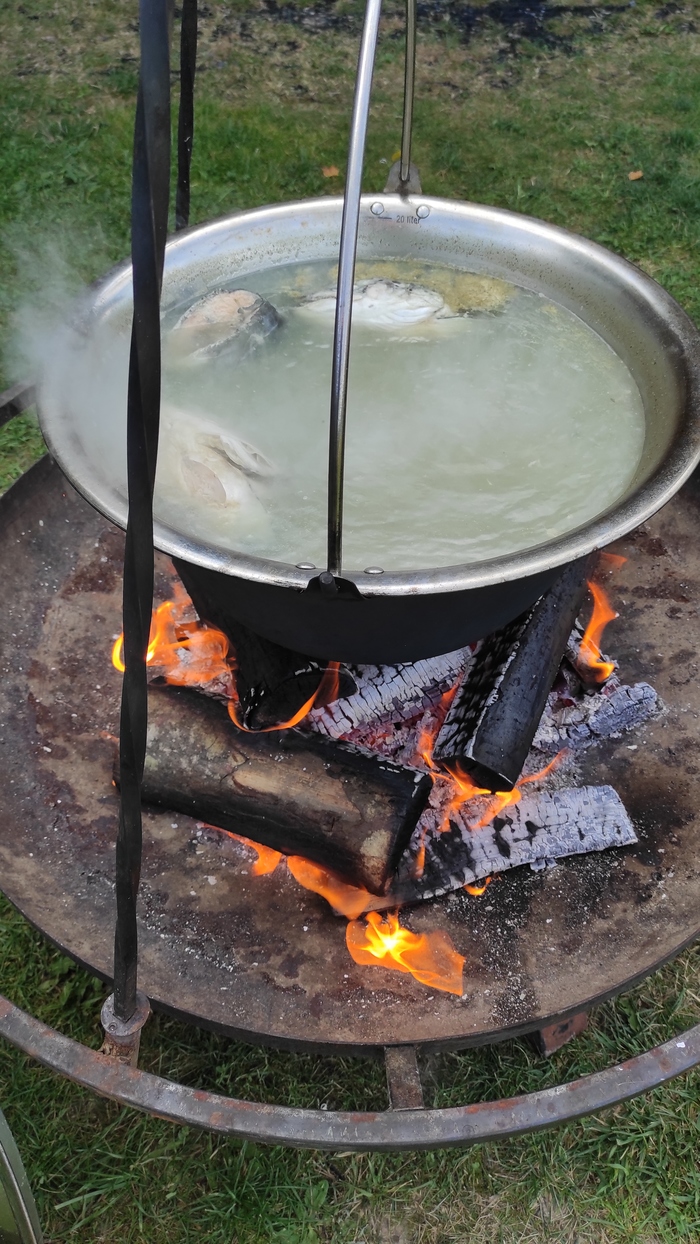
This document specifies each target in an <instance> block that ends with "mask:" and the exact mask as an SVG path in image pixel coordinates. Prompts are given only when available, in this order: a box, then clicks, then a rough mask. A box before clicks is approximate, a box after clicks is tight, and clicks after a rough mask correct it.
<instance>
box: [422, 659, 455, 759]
mask: <svg viewBox="0 0 700 1244" xmlns="http://www.w3.org/2000/svg"><path fill="white" fill-rule="evenodd" d="M462 677H463V676H462V675H461V674H460V676H459V678H458V679H457V681H456V682H455V684H454V686H453V687H449V688H448V690H447V691H445V692H444V694H443V695H441V696H440V699H439V701H438V703H437V704H436V706H435V708H434V709H433V710H432V712H431V714H430V716H429V718H428V721H427V723H424V724H423V725H422V726H421V730H420V734H419V735H418V739H417V741H416V753H415V754H416V760H418V761H421V760H422V761H423V764H425V765H427V766H428V769H429V770H430V772H431V773H434V774H439V775H440V777H442V776H444V775H443V774H441V773H440V770H439V769H438V767H437V765H436V764H435V761H434V760H433V749H434V747H435V741H436V739H437V736H438V735H439V733H440V731H441V730H442V726H443V723H444V721H445V718H446V716H447V713H448V710H449V708H450V705H451V704H452V701H453V700H454V698H455V696H456V694H457V692H458V690H459V687H460V683H461V682H462Z"/></svg>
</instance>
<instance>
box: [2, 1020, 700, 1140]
mask: <svg viewBox="0 0 700 1244" xmlns="http://www.w3.org/2000/svg"><path fill="white" fill-rule="evenodd" d="M0 1035H2V1036H4V1037H5V1038H6V1039H7V1040H8V1041H10V1042H11V1044H12V1045H15V1046H17V1048H18V1049H20V1050H22V1051H23V1053H25V1054H27V1055H29V1057H30V1058H35V1059H36V1060H37V1061H38V1062H40V1063H43V1065H44V1066H45V1067H50V1068H51V1070H52V1071H56V1072H57V1073H58V1074H59V1075H63V1076H66V1077H67V1078H68V1079H69V1080H73V1081H74V1082H75V1083H76V1084H81V1085H82V1086H83V1087H84V1088H89V1089H92V1091H93V1092H95V1093H99V1094H100V1095H101V1096H102V1097H109V1098H111V1099H112V1100H113V1101H118V1102H120V1103H121V1104H122V1105H125V1106H134V1107H135V1108H136V1109H137V1110H143V1111H145V1113H146V1114H152V1115H155V1116H156V1117H158V1118H160V1119H169V1120H170V1121H171V1122H173V1123H177V1124H180V1125H183V1124H187V1125H189V1126H191V1127H201V1128H204V1129H206V1130H207V1131H211V1132H220V1133H223V1134H225V1135H229V1136H237V1137H239V1138H241V1139H245V1140H253V1141H258V1142H260V1143H266V1144H280V1145H293V1146H295V1147H297V1148H302V1149H303V1148H307V1149H354V1150H358V1151H361V1150H365V1151H367V1150H370V1151H371V1150H375V1151H378V1150H412V1149H414V1150H415V1149H440V1148H446V1147H450V1146H456V1145H473V1144H476V1143H477V1142H479V1141H486V1140H502V1139H503V1138H504V1137H506V1136H519V1135H522V1134H523V1133H525V1132H533V1131H538V1130H540V1129H541V1128H544V1127H551V1126H553V1125H554V1124H557V1123H568V1122H571V1121H572V1120H573V1119H579V1118H581V1117H583V1116H584V1115H587V1114H595V1113H597V1112H598V1111H599V1110H603V1109H605V1108H607V1107H609V1106H616V1105H618V1104H619V1103H620V1102H623V1101H627V1100H628V1099H629V1098H630V1097H636V1096H637V1094H639V1093H644V1092H647V1091H648V1090H649V1089H653V1088H658V1087H659V1085H662V1084H667V1083H668V1081H669V1080H673V1079H674V1078H675V1077H676V1076H679V1075H682V1074H683V1072H686V1071H690V1070H691V1068H693V1067H697V1066H698V1064H699V1063H700V1024H699V1025H697V1026H696V1027H695V1028H690V1029H688V1031H687V1032H683V1033H681V1034H680V1035H679V1036H677V1037H674V1038H673V1040H671V1041H666V1042H665V1044H664V1045H658V1046H656V1048H655V1049H653V1050H649V1051H648V1052H647V1053H645V1054H639V1055H637V1057H636V1058H630V1059H628V1060H627V1061H626V1062H624V1063H617V1064H616V1065H615V1066H614V1067H607V1068H606V1069H605V1071H598V1072H596V1073H595V1074H594V1075H590V1076H583V1077H582V1078H581V1079H579V1080H572V1081H571V1082H570V1083H568V1084H558V1085H556V1086H555V1087H554V1088H548V1089H541V1090H539V1091H538V1092H535V1093H528V1094H527V1095H525V1096H523V1097H510V1098H505V1099H503V1100H501V1101H486V1102H478V1103H474V1104H473V1105H469V1106H452V1107H449V1108H447V1109H443V1110H420V1109H414V1110H387V1111H384V1112H379V1113H375V1114H369V1113H359V1112H351V1111H339V1110H296V1109H293V1108H292V1107H289V1106H270V1105H267V1104H265V1103H262V1102H249V1101H241V1100H239V1099H237V1098H233V1097H222V1096H221V1095H220V1094H218V1093H207V1092H205V1091H204V1090H202V1089H194V1088H189V1087H188V1086H187V1085H183V1084H175V1083H173V1081H172V1080H164V1079H163V1078H162V1077H161V1076H154V1075H151V1074H150V1073H149V1072H146V1071H140V1070H139V1069H138V1068H136V1067H129V1066H126V1065H125V1064H124V1063H122V1062H120V1061H119V1060H117V1059H115V1058H110V1057H108V1056H107V1055H104V1054H99V1053H98V1052H97V1051H96V1050H91V1049H88V1048H87V1047H86V1046H84V1045H80V1044H79V1042H77V1041H71V1040H70V1038H69V1037H64V1036H63V1035H62V1034H61V1033H60V1032H56V1031H55V1029H53V1028H47V1027H46V1025H45V1024H42V1023H40V1022H39V1020H37V1019H34V1018H33V1017H32V1016H31V1015H27V1014H26V1012H25V1011H21V1010H20V1009H19V1007H16V1006H13V1005H12V1003H11V1002H9V1001H8V1000H7V998H3V997H2V996H0Z"/></svg>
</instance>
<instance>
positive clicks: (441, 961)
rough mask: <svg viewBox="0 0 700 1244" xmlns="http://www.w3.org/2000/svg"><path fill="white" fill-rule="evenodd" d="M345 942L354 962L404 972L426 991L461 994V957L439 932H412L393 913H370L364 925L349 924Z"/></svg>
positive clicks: (360, 923) (361, 922) (357, 923)
mask: <svg viewBox="0 0 700 1244" xmlns="http://www.w3.org/2000/svg"><path fill="white" fill-rule="evenodd" d="M345 942H346V945H347V948H348V950H349V951H350V954H351V955H352V958H353V959H354V960H355V963H360V964H362V965H364V966H370V967H377V965H380V966H381V967H384V968H392V969H394V970H395V971H397V972H408V973H410V975H411V976H414V977H415V978H416V980H417V981H420V983H421V984H422V985H427V986H428V987H429V988H430V989H441V990H443V991H444V992H445V993H454V994H457V995H458V996H461V994H462V971H463V968H464V963H465V960H464V956H463V955H460V954H458V953H457V951H456V950H455V948H454V946H453V945H452V942H451V941H450V939H449V937H448V936H447V934H446V933H443V932H442V931H441V930H439V929H438V930H435V931H433V932H431V933H420V934H419V933H412V932H411V931H410V929H403V928H402V927H401V925H400V924H399V919H398V915H397V914H396V913H395V912H387V914H386V915H384V916H381V915H380V914H379V912H376V911H370V912H368V914H367V916H366V919H365V921H364V922H363V921H361V920H351V921H350V922H349V924H348V927H347V929H346V932H345Z"/></svg>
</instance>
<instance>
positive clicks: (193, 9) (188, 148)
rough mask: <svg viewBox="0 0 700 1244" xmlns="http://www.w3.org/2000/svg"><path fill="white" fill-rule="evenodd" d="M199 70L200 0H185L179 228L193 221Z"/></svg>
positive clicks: (179, 130)
mask: <svg viewBox="0 0 700 1244" xmlns="http://www.w3.org/2000/svg"><path fill="white" fill-rule="evenodd" d="M196 70H197V0H182V23H181V26H180V111H179V113H178V121H177V193H176V196H175V228H176V229H186V228H187V226H188V224H189V222H190V165H191V162H192V141H193V138H194V77H195V73H196Z"/></svg>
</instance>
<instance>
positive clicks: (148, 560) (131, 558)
mask: <svg viewBox="0 0 700 1244" xmlns="http://www.w3.org/2000/svg"><path fill="white" fill-rule="evenodd" d="M171 19H172V5H171V3H170V0H140V4H139V28H140V39H141V63H140V70H139V92H138V100H137V104H136V121H135V125H134V160H133V177H132V197H131V257H132V274H133V287H134V317H133V324H132V332H131V353H130V357H129V384H128V398H127V434H126V449H127V481H128V494H129V515H128V520H127V529H126V540H125V545H124V605H123V616H124V663H125V666H126V669H125V673H124V680H123V684H122V704H121V719H120V731H119V772H120V782H119V784H120V791H121V802H120V811H119V831H118V835H117V844H116V846H117V850H116V903H117V921H116V928H115V935H114V997H113V1009H114V1014H115V1016H116V1019H117V1020H119V1021H122V1022H123V1023H128V1021H129V1020H131V1018H132V1016H133V1015H134V1014H135V1012H136V1009H137V989H136V977H137V965H138V934H137V926H136V901H137V897H138V889H139V881H140V876H141V850H142V821H141V780H142V777H143V766H144V759H145V755H146V727H147V718H148V700H147V684H146V651H147V648H148V641H149V633H150V626H151V610H152V605H153V575H154V555H153V485H154V481H155V472H156V457H157V453H158V430H159V422H160V382H161V357H160V292H161V284H162V279H163V261H164V254H165V238H166V234H167V228H168V203H169V197H170V28H171Z"/></svg>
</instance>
